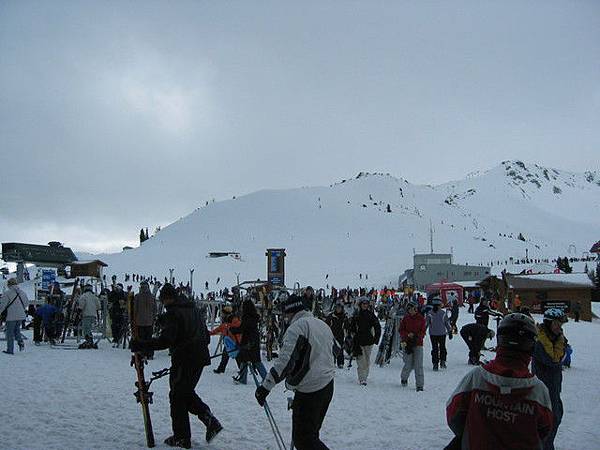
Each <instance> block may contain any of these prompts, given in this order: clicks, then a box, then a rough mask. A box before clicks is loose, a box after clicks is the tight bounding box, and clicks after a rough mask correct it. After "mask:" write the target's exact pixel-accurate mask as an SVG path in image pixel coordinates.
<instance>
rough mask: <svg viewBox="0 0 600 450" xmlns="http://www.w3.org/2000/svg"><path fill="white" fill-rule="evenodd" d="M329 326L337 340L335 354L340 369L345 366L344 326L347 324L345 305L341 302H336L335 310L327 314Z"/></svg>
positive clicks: (326, 320)
mask: <svg viewBox="0 0 600 450" xmlns="http://www.w3.org/2000/svg"><path fill="white" fill-rule="evenodd" d="M325 322H326V323H327V325H329V328H331V332H332V333H333V337H334V338H335V341H336V342H337V347H336V351H337V354H336V355H335V359H336V363H337V366H338V368H339V369H342V368H343V367H344V339H345V336H344V326H345V325H346V313H345V312H344V305H342V304H341V303H336V305H335V308H334V310H333V312H332V313H331V314H330V315H329V316H327V318H326V319H325Z"/></svg>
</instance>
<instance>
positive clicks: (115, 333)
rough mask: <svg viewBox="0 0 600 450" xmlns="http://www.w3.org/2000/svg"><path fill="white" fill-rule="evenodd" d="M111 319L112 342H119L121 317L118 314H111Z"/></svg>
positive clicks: (121, 332)
mask: <svg viewBox="0 0 600 450" xmlns="http://www.w3.org/2000/svg"><path fill="white" fill-rule="evenodd" d="M110 320H111V325H110V328H111V331H112V337H113V342H115V343H116V342H119V341H120V340H121V336H122V334H123V329H122V328H123V318H122V316H121V315H120V314H113V315H112V316H111V318H110Z"/></svg>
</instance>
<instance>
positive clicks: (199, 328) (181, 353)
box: [131, 283, 223, 448]
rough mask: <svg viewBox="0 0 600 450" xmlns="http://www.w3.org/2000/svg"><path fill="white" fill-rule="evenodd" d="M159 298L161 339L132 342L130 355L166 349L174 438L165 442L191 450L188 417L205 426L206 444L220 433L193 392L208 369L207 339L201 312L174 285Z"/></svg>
mask: <svg viewBox="0 0 600 450" xmlns="http://www.w3.org/2000/svg"><path fill="white" fill-rule="evenodd" d="M159 298H160V301H161V302H162V303H163V304H164V305H165V307H166V312H165V314H164V315H163V316H162V317H161V319H160V325H161V330H160V335H159V336H158V337H157V338H152V339H147V340H142V339H133V340H132V341H131V351H132V352H148V351H154V350H165V349H167V348H168V349H169V352H170V354H171V370H170V374H169V386H170V392H169V402H170V405H171V422H172V427H173V436H170V437H168V438H167V439H165V441H164V442H165V444H167V445H168V446H170V447H182V448H191V431H190V419H189V415H188V414H189V413H191V414H193V415H195V416H198V418H199V419H200V421H201V422H202V423H203V424H204V425H205V426H206V442H210V441H212V440H213V439H214V437H215V436H216V435H217V434H218V433H219V432H220V431H221V430H222V429H223V427H222V426H221V424H220V423H219V421H218V420H217V418H216V417H215V416H214V415H213V414H212V412H211V410H210V408H209V407H208V405H207V404H205V403H204V402H203V401H202V400H201V399H200V397H198V395H197V394H196V392H195V388H196V384H197V383H198V381H199V380H200V376H201V375H202V370H203V369H204V367H205V366H208V365H210V354H209V352H208V344H209V342H210V338H209V335H208V330H207V329H206V325H205V323H204V321H203V320H202V314H201V311H200V310H199V309H198V308H196V307H195V305H194V303H193V302H190V301H188V300H187V299H186V298H184V297H183V296H180V295H178V294H177V291H176V290H175V288H174V287H173V285H171V284H169V283H167V284H165V285H164V286H163V288H162V289H161V291H160V296H159Z"/></svg>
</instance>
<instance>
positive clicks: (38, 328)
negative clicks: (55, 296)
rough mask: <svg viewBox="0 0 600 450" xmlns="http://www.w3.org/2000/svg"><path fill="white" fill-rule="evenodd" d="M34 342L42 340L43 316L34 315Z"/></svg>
mask: <svg viewBox="0 0 600 450" xmlns="http://www.w3.org/2000/svg"><path fill="white" fill-rule="evenodd" d="M33 342H42V318H41V317H40V316H38V315H35V316H33Z"/></svg>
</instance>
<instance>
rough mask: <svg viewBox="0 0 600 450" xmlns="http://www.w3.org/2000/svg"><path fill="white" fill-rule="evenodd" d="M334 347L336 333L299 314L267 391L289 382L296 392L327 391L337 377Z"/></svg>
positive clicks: (286, 336)
mask: <svg viewBox="0 0 600 450" xmlns="http://www.w3.org/2000/svg"><path fill="white" fill-rule="evenodd" d="M333 345H334V338H333V333H332V332H331V329H330V328H329V327H328V326H327V324H326V323H325V322H323V321H322V320H320V319H317V318H316V317H314V316H313V315H312V314H311V313H310V312H308V311H300V312H298V313H296V315H294V317H293V318H292V320H291V321H290V326H289V327H288V329H287V330H286V332H285V334H284V336H283V344H282V346H281V350H280V351H279V357H278V358H277V359H275V360H274V364H273V367H271V370H270V371H269V373H267V376H266V377H265V379H264V381H263V383H262V385H263V387H264V388H265V389H268V390H271V389H272V388H273V387H274V386H275V385H276V384H277V383H279V382H281V381H282V380H284V379H285V380H286V383H285V384H286V387H287V388H288V389H291V390H293V391H298V392H304V393H310V392H316V391H318V390H320V389H323V388H324V387H325V386H327V385H328V384H329V383H330V382H331V380H333V377H334V374H335V364H334V357H333Z"/></svg>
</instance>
